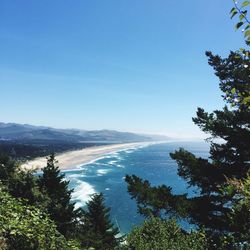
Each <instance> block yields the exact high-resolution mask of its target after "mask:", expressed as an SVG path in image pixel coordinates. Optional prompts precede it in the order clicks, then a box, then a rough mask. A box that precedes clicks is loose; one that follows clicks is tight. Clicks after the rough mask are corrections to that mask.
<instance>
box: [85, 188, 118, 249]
mask: <svg viewBox="0 0 250 250" xmlns="http://www.w3.org/2000/svg"><path fill="white" fill-rule="evenodd" d="M109 213H110V208H108V207H106V206H105V204H104V196H103V194H102V193H100V194H94V195H93V196H92V199H91V200H90V201H89V202H88V203H87V210H86V212H85V219H84V220H85V222H84V225H85V228H86V230H85V232H86V233H87V237H85V242H84V244H85V246H88V247H94V248H95V249H100V250H109V249H114V248H115V247H116V246H118V244H119V239H118V238H116V236H117V235H118V233H119V230H118V228H117V227H115V226H114V224H113V223H112V222H111V220H110V214H109Z"/></svg>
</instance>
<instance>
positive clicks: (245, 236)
mask: <svg viewBox="0 0 250 250" xmlns="http://www.w3.org/2000/svg"><path fill="white" fill-rule="evenodd" d="M206 55H207V56H208V58H209V64H210V65H211V66H212V67H213V68H214V70H215V74H216V76H217V77H218V78H219V80H220V88H221V90H222V91H223V92H224V94H225V95H224V97H225V101H227V102H228V103H229V104H232V103H233V104H234V103H235V105H233V107H232V108H229V107H227V106H225V107H224V108H223V110H220V111H219V110H216V111H214V112H213V113H211V114H209V113H207V112H205V111H204V110H203V109H201V108H198V111H197V117H196V118H193V121H194V123H195V124H196V125H197V126H199V128H200V129H201V130H202V131H204V132H205V133H209V134H210V135H211V137H210V139H209V140H210V143H211V147H210V157H209V158H210V159H203V158H200V157H196V156H195V155H193V154H192V153H190V152H188V151H186V150H185V149H179V150H178V151H176V152H174V153H171V154H170V156H171V157H172V159H174V160H176V162H177V164H178V174H179V176H181V177H182V178H183V179H185V180H186V181H187V182H188V184H189V185H190V186H195V187H198V188H199V190H200V193H199V195H197V196H196V197H192V198H188V197H187V196H186V195H185V194H183V195H173V194H172V193H171V188H170V187H167V186H164V185H163V186H160V187H151V185H148V186H147V191H145V189H144V188H143V187H144V186H145V181H143V180H140V179H137V178H136V177H135V176H127V177H126V181H127V183H128V191H129V193H130V194H131V195H132V198H135V199H136V200H137V203H138V206H139V211H141V212H142V213H143V214H144V215H146V216H148V214H147V213H148V211H151V214H154V210H155V209H157V210H158V211H160V212H159V213H158V214H159V216H161V217H162V215H163V214H164V212H165V213H169V211H171V212H173V213H175V214H176V215H178V216H181V217H184V218H186V219H188V220H189V221H190V222H191V223H195V224H196V225H198V226H199V227H200V228H201V227H205V229H206V231H207V233H208V235H210V237H211V239H212V240H213V241H215V240H218V242H217V244H221V239H222V238H223V237H226V238H227V239H231V240H230V242H228V247H229V246H230V245H231V246H232V245H233V246H236V245H237V244H238V245H240V244H243V243H246V244H247V242H248V244H250V242H249V231H250V224H249V220H248V218H250V209H249V207H248V208H247V207H244V209H238V212H237V216H235V217H234V219H233V216H232V211H233V207H235V204H238V202H237V201H238V198H239V196H238V195H237V193H236V192H224V191H223V190H225V189H227V187H230V184H229V182H228V180H229V179H235V180H239V181H242V180H245V179H246V178H247V176H248V173H249V169H250V109H249V107H248V103H246V102H244V101H243V100H242V101H241V99H239V100H235V98H241V94H242V93H245V94H246V96H247V95H248V96H249V89H250V81H249V75H250V69H249V67H245V65H246V63H247V65H249V57H248V59H247V60H246V59H245V58H244V56H245V55H243V54H242V53H241V52H240V51H239V52H231V53H230V55H229V56H228V57H227V58H225V59H222V58H221V57H219V56H214V55H213V54H212V53H211V52H207V53H206ZM232 92H233V95H232V96H228V94H229V95H230V93H232ZM234 94H235V95H234ZM213 139H223V142H221V143H218V142H217V143H216V142H215V140H213ZM160 189H161V190H162V191H161V192H159V190H160ZM155 201H161V202H160V203H159V202H158V203H157V206H158V207H157V206H156V205H155ZM140 207H143V208H144V209H143V210H141V209H140ZM145 209H146V211H147V213H145ZM244 217H245V219H244ZM236 218H238V220H237V219H236ZM239 218H241V220H239ZM239 223H240V225H239ZM239 228H240V230H242V231H241V232H240V234H239V232H238V229H239ZM232 240H236V241H237V242H234V243H232ZM212 244H216V242H213V243H212ZM223 244H224V243H223ZM217 247H218V245H217Z"/></svg>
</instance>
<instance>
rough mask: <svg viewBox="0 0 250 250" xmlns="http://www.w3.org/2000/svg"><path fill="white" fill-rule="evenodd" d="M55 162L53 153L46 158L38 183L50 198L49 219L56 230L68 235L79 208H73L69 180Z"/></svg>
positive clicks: (75, 221)
mask: <svg viewBox="0 0 250 250" xmlns="http://www.w3.org/2000/svg"><path fill="white" fill-rule="evenodd" d="M57 163H58V162H57V161H56V160H55V155H54V154H51V155H50V156H49V157H48V158H47V166H46V167H44V168H43V169H42V171H43V174H42V175H41V176H40V178H39V184H40V187H41V189H42V190H45V191H46V193H47V194H48V196H49V198H50V202H49V204H48V208H47V210H48V213H49V214H50V217H51V219H52V220H53V221H54V222H55V223H56V225H57V229H58V231H59V232H60V233H62V234H63V235H66V236H68V235H70V234H71V233H72V229H73V228H74V226H75V224H76V223H77V217H78V215H79V210H75V209H74V203H72V202H71V201H70V199H71V194H72V190H70V189H69V188H68V185H69V181H66V180H65V179H64V177H65V176H64V174H62V173H61V172H60V170H59V167H58V166H57Z"/></svg>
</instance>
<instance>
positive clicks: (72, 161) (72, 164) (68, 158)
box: [21, 142, 151, 170]
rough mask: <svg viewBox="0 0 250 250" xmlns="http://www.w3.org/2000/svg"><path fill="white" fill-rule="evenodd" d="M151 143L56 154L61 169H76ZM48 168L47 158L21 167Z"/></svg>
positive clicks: (91, 148)
mask: <svg viewBox="0 0 250 250" xmlns="http://www.w3.org/2000/svg"><path fill="white" fill-rule="evenodd" d="M148 144H151V143H149V142H136V143H123V144H112V145H105V146H96V147H88V148H84V149H80V150H74V151H68V152H65V153H60V154H56V159H57V161H58V165H59V167H60V169H64V170H65V169H74V168H77V167H78V166H79V165H83V164H87V163H89V162H91V161H94V160H96V159H98V158H100V157H102V156H103V155H106V154H111V153H114V152H116V151H119V150H125V149H129V148H133V147H138V146H146V145H148ZM44 166H46V157H39V158H36V159H34V160H31V161H27V162H25V163H24V164H22V165H21V167H22V168H23V169H29V170H33V169H41V168H43V167H44Z"/></svg>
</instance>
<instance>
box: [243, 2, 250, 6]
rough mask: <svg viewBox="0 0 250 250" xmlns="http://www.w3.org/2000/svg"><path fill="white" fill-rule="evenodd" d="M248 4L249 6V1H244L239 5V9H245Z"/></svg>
mask: <svg viewBox="0 0 250 250" xmlns="http://www.w3.org/2000/svg"><path fill="white" fill-rule="evenodd" d="M249 4H250V1H244V2H243V3H242V4H241V7H245V6H247V5H249Z"/></svg>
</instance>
